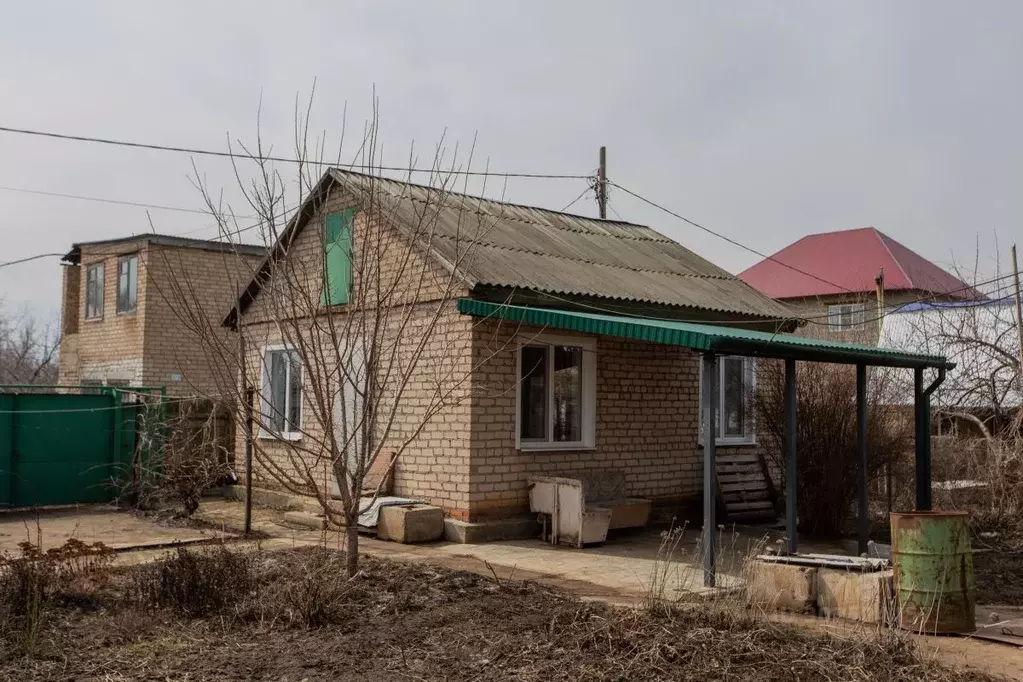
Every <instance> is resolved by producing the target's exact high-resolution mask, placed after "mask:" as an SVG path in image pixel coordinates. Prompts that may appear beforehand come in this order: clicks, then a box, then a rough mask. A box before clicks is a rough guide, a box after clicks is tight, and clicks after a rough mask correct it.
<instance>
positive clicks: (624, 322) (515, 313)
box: [458, 298, 955, 369]
mask: <svg viewBox="0 0 1023 682" xmlns="http://www.w3.org/2000/svg"><path fill="white" fill-rule="evenodd" d="M458 312H460V313H463V314H465V315H472V316H473V317H490V318H496V319H500V320H507V321H509V322H520V323H523V324H530V325H535V326H538V327H547V328H550V329H564V330H567V331H574V332H583V333H586V334H601V335H603V336H617V337H619V338H624V339H636V340H638V341H651V342H653V343H664V344H668V345H672V346H683V347H685V348H692V349H693V350H698V351H709V352H712V353H718V354H722V355H747V356H753V357H762V358H779V359H794V360H809V361H813V362H837V363H844V364H864V365H873V366H876V367H914V368H915V367H935V368H939V367H944V368H946V369H951V368H952V367H955V363H951V362H948V360H946V359H945V358H944V357H942V356H940V355H919V354H916V353H903V352H901V351H897V350H891V349H887V348H876V347H874V346H864V345H861V344H855V343H839V342H834V341H825V340H820V339H811V338H807V337H803V336H794V335H792V334H782V333H779V334H771V333H768V332H758V331H752V330H749V329H733V328H731V327H722V326H719V325H710V324H698V323H695V322H681V321H677V320H662V319H651V318H646V317H643V318H640V317H628V316H625V315H604V314H598V313H589V312H581V311H575V310H554V309H551V308H532V307H529V308H527V307H524V306H514V305H504V304H500V303H491V302H489V301H479V300H475V299H471V298H461V299H459V300H458Z"/></svg>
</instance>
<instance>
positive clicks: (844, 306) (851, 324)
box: [828, 303, 865, 333]
mask: <svg viewBox="0 0 1023 682" xmlns="http://www.w3.org/2000/svg"><path fill="white" fill-rule="evenodd" d="M864 312H865V308H864V306H863V304H862V303H841V304H838V305H829V306H828V331H829V332H833V333H834V332H848V331H854V330H858V329H863V320H864Z"/></svg>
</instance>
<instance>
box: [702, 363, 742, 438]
mask: <svg viewBox="0 0 1023 682" xmlns="http://www.w3.org/2000/svg"><path fill="white" fill-rule="evenodd" d="M717 371H718V377H717V379H718V385H717V399H718V404H717V411H716V414H715V415H714V418H715V419H714V421H715V427H716V430H717V434H716V435H717V440H716V441H715V442H716V443H717V444H718V445H752V444H754V443H756V433H755V429H754V426H755V424H754V419H753V390H754V388H755V386H756V362H755V361H754V360H752V359H751V358H743V357H738V356H728V355H725V356H721V357H718V362H717ZM700 378H701V385H702V379H703V375H702V367H701V375H700ZM700 442H703V403H702V402H701V403H700Z"/></svg>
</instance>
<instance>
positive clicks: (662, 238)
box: [357, 174, 678, 244]
mask: <svg viewBox="0 0 1023 682" xmlns="http://www.w3.org/2000/svg"><path fill="white" fill-rule="evenodd" d="M357 175H361V174H357ZM366 177H369V176H366ZM374 179H375V180H384V181H386V182H391V183H395V184H399V185H407V186H409V187H418V188H421V189H425V190H429V191H432V192H437V193H440V194H449V195H452V196H456V197H462V198H465V199H469V200H474V201H480V202H487V203H488V204H498V205H504V206H517V207H520V208H526V209H529V210H533V211H542V212H545V213H553V214H555V215H559V216H569V217H572V218H581V219H582V220H592V221H593V222H596V223H600V224H604V225H617V226H622V227H626V228H640V229H644V230H650V231H651V232H653V233H654V234H656V235H657V238H654V237H650V236H647V235H632V234H628V235H620V236H615V238H616V239H631V240H634V241H644V242H654V243H657V244H678V242H676V241H675V240H674V239H671V238H670V237H668V236H666V235H662V234H661V233H660V232H658V231H657V230H655V229H654V228H652V227H650V226H649V225H640V224H639V223H629V222H625V221H620V222H619V221H614V220H601V219H600V218H590V217H589V216H581V215H576V214H572V213H564V212H561V211H555V210H553V209H549V208H542V207H539V206H527V205H525V204H514V203H512V202H509V201H498V200H497V199H490V198H487V197H474V196H472V195H469V194H462V193H461V192H453V191H451V190H446V189H437V188H435V187H428V186H425V185H417V184H415V183H406V182H402V181H400V180H391V179H390V178H374ZM381 194H384V195H386V196H389V197H391V198H394V199H408V200H409V201H413V202H416V203H420V204H426V203H427V202H426V201H424V200H423V199H421V198H419V197H416V196H413V195H412V194H409V195H407V196H405V195H399V194H394V193H393V192H388V191H381ZM487 215H493V214H492V213H490V212H488V213H487ZM500 218H501V219H502V220H510V221H512V222H517V223H523V224H525V225H534V226H536V227H551V228H555V229H558V230H562V231H565V232H571V233H573V234H597V233H596V232H594V231H592V230H583V229H573V228H571V227H566V226H564V225H555V224H553V223H550V224H545V223H538V222H536V221H533V220H525V219H523V218H519V217H516V216H511V215H503V214H502V215H501V216H500Z"/></svg>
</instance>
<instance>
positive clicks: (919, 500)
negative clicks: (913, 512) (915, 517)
mask: <svg viewBox="0 0 1023 682" xmlns="http://www.w3.org/2000/svg"><path fill="white" fill-rule="evenodd" d="M945 371H946V370H945V368H944V367H939V368H938V376H937V378H936V379H935V380H934V381H932V382H931V383H930V385H929V386H927V388H924V386H923V382H924V370H923V368H917V370H916V371H915V372H914V375H913V391H914V395H915V402H916V509H917V511H930V510H931V508H932V507H933V501H932V497H931V394H932V393H934V391H935V390H936V389H937V388H938V386H941V384H942V382H944V381H945Z"/></svg>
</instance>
